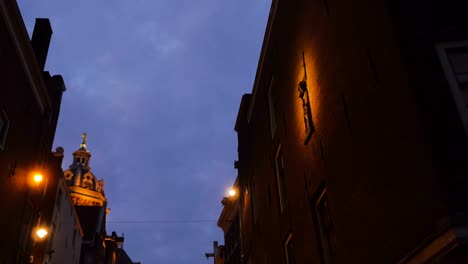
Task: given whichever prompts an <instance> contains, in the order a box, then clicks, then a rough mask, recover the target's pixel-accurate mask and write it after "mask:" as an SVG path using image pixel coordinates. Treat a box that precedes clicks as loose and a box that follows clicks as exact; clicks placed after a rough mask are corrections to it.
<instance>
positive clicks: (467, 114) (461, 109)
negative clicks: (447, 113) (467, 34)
mask: <svg viewBox="0 0 468 264" xmlns="http://www.w3.org/2000/svg"><path fill="white" fill-rule="evenodd" d="M435 46H436V51H437V55H438V56H439V60H440V63H441V64H442V69H443V71H444V74H445V78H446V79H447V81H448V83H449V87H450V91H451V92H452V95H453V100H454V101H455V105H456V106H457V109H458V113H459V115H460V118H461V119H462V122H463V126H464V127H465V134H466V135H468V111H467V110H466V106H465V101H464V98H463V94H462V93H461V91H460V86H459V84H458V81H457V77H456V75H455V73H454V71H453V68H452V66H451V64H450V61H449V58H448V56H447V50H449V49H453V48H461V47H466V48H468V41H458V42H447V43H438V44H436V45H435Z"/></svg>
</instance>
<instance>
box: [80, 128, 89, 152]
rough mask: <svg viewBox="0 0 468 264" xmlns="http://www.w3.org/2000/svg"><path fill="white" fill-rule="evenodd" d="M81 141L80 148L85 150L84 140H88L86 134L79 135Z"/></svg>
mask: <svg viewBox="0 0 468 264" xmlns="http://www.w3.org/2000/svg"><path fill="white" fill-rule="evenodd" d="M81 139H82V140H83V141H82V142H81V145H80V146H81V148H84V149H86V140H87V139H88V137H87V136H86V132H84V133H83V134H81Z"/></svg>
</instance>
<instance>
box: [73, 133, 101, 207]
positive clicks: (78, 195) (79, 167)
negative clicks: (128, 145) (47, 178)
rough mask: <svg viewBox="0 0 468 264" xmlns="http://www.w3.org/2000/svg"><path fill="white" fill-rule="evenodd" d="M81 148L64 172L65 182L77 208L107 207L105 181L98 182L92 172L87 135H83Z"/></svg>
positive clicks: (74, 154) (74, 153)
mask: <svg viewBox="0 0 468 264" xmlns="http://www.w3.org/2000/svg"><path fill="white" fill-rule="evenodd" d="M82 139H83V141H82V143H81V145H80V148H79V149H78V150H76V151H75V152H73V163H72V164H71V165H70V168H69V169H68V170H66V171H65V172H64V176H65V180H66V182H67V185H68V189H69V190H70V194H71V197H72V200H73V205H75V206H106V205H107V199H106V196H105V194H104V180H98V179H97V178H96V176H94V174H93V173H92V172H91V167H90V166H89V160H90V158H91V153H90V152H89V151H88V150H87V149H86V140H87V138H86V133H83V135H82Z"/></svg>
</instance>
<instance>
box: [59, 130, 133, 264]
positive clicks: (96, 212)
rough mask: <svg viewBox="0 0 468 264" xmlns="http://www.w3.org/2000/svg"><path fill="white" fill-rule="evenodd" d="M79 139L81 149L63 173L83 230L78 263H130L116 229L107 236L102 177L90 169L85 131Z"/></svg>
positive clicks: (105, 202)
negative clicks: (99, 177)
mask: <svg viewBox="0 0 468 264" xmlns="http://www.w3.org/2000/svg"><path fill="white" fill-rule="evenodd" d="M82 140H83V141H82V143H81V145H80V148H79V149H78V150H76V151H75V152H73V162H72V164H71V165H70V166H69V169H68V170H66V171H64V173H63V175H64V180H65V182H66V185H67V188H68V191H69V193H70V198H71V201H72V204H73V206H74V209H75V211H76V213H77V216H78V219H79V222H80V224H81V228H82V231H83V239H82V242H81V253H80V256H81V257H80V262H79V263H80V264H119V263H122V264H124V263H133V262H131V259H130V257H129V256H128V255H127V253H126V252H125V250H124V249H123V243H124V237H123V236H117V234H116V232H112V233H111V235H107V231H106V215H107V214H108V213H109V212H110V210H109V208H108V207H107V203H108V202H107V198H106V195H105V193H104V180H98V178H97V177H96V176H95V175H94V173H93V172H92V171H91V166H90V159H91V152H90V151H88V149H87V145H86V140H87V136H86V133H84V134H83V135H82Z"/></svg>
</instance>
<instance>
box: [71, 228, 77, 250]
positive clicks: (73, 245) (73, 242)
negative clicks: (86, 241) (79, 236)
mask: <svg viewBox="0 0 468 264" xmlns="http://www.w3.org/2000/svg"><path fill="white" fill-rule="evenodd" d="M75 239H76V229H74V230H73V239H72V247H73V248H75Z"/></svg>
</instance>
